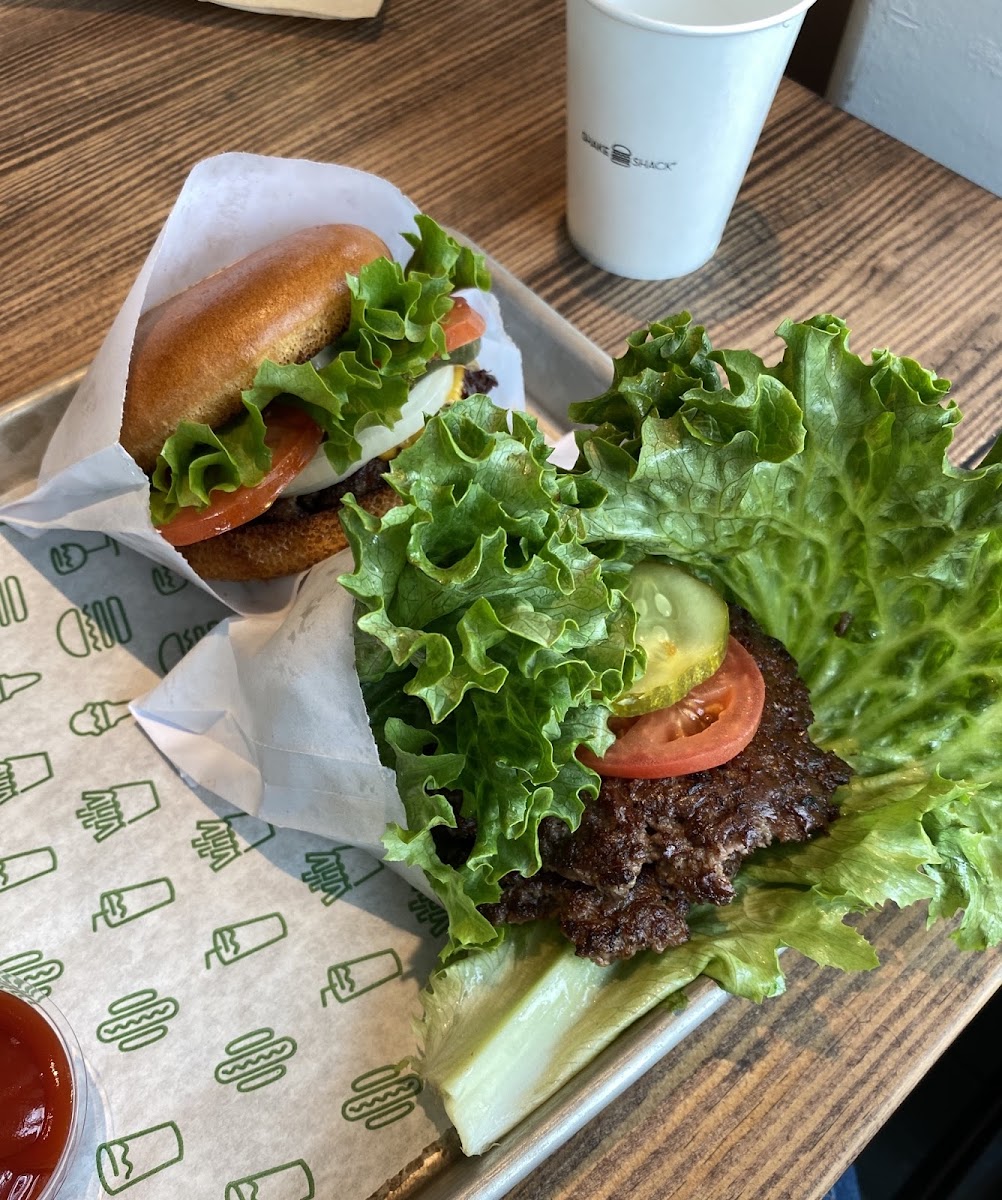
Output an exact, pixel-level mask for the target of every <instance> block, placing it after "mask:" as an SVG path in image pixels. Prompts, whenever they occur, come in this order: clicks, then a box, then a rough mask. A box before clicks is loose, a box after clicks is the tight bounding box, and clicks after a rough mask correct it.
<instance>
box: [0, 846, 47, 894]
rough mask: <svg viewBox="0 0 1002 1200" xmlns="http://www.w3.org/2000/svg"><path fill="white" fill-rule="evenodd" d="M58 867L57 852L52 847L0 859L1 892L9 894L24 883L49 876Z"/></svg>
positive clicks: (9, 855) (23, 851)
mask: <svg viewBox="0 0 1002 1200" xmlns="http://www.w3.org/2000/svg"><path fill="white" fill-rule="evenodd" d="M58 865H59V864H58V861H57V859H56V852H55V850H53V849H52V847H51V846H42V847H41V848H40V849H38V850H22V851H21V853H20V854H8V855H7V857H6V858H0V892H9V891H11V890H12V889H13V888H16V887H20V886H21V884H22V883H30V882H31V881H32V880H33V879H38V878H39V877H40V876H42V875H48V874H50V873H51V872H52V871H54V870H55V869H56V867H57V866H58Z"/></svg>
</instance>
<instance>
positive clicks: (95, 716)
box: [70, 700, 132, 737]
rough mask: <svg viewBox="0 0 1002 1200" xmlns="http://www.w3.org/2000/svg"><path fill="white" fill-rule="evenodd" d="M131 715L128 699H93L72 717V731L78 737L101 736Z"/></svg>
mask: <svg viewBox="0 0 1002 1200" xmlns="http://www.w3.org/2000/svg"><path fill="white" fill-rule="evenodd" d="M130 716H132V714H131V713H130V712H129V701H128V700H91V701H89V702H88V703H87V704H85V705H84V706H83V708H78V709H77V711H76V712H75V713H74V714H73V715H72V716H71V717H70V732H71V733H75V734H76V735H77V737H100V736H101V734H102V733H107V732H108V730H109V729H114V728H115V726H116V725H119V724H121V722H122V721H125V720H127V719H128V718H129V717H130Z"/></svg>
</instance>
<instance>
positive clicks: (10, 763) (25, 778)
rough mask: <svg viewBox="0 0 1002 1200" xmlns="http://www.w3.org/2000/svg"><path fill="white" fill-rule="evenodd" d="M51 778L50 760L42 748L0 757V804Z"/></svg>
mask: <svg viewBox="0 0 1002 1200" xmlns="http://www.w3.org/2000/svg"><path fill="white" fill-rule="evenodd" d="M51 778H52V762H51V761H50V759H49V756H48V755H47V754H46V753H45V751H44V750H37V751H35V753H34V754H10V755H8V756H7V757H6V758H0V804H3V803H5V802H6V801H7V800H11V799H13V797H14V796H20V795H23V794H24V793H25V792H30V791H31V789H32V788H33V787H38V785H39V784H40V783H46V782H47V781H48V780H50V779H51Z"/></svg>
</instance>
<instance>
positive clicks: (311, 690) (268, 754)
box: [132, 550, 434, 896]
mask: <svg viewBox="0 0 1002 1200" xmlns="http://www.w3.org/2000/svg"><path fill="white" fill-rule="evenodd" d="M351 569H352V559H351V552H350V551H348V550H345V551H343V552H342V553H341V554H337V555H335V556H334V557H333V558H331V559H328V560H327V561H326V562H323V563H321V564H320V565H319V566H316V567H314V568H313V570H312V571H310V572H309V574H308V575H307V576H306V578H305V580H304V581H303V585H302V587H301V588H300V590H299V592H298V594H297V596H296V599H295V601H294V602H293V605H292V607H291V608H290V609H289V611H288V612H287V613H285V614H284V615H272V616H268V617H230V618H229V619H227V620H225V621H223V622H221V623H220V624H219V625H217V626H215V628H214V629H212V631H211V632H210V633H208V634H207V635H206V636H205V637H204V638H202V639H201V641H199V643H198V644H197V645H196V646H195V647H194V649H192V650H191V651H190V652H189V653H188V654H187V655H186V656H185V658H183V659H182V660H181V661H180V662H179V663H178V664H177V666H175V667H174V668H173V670H171V671H170V673H169V674H168V675H167V677H166V678H165V679H164V680H163V681H162V682H161V683H160V684H159V685H158V686H157V687H156V688H154V689H153V691H151V692H150V693H149V694H148V695H146V696H143V697H141V698H140V699H138V700H136V701H135V702H134V703H133V705H132V712H133V714H134V715H135V717H136V719H137V720H138V722H139V724H140V725H141V726H142V728H143V729H144V730H145V731H146V733H147V735H148V736H149V737H150V739H151V741H152V742H153V743H154V744H155V745H156V747H157V748H158V749H159V750H160V751H161V753H162V754H163V755H164V756H165V757H166V758H168V759H169V760H170V761H171V762H172V763H173V764H174V765H175V766H176V767H177V769H178V770H179V771H180V772H181V773H182V774H183V775H184V776H185V778H186V779H188V780H189V781H191V782H192V783H193V784H195V785H196V786H199V787H202V788H205V789H206V790H208V791H209V792H211V793H212V794H213V795H215V796H218V797H220V798H221V799H223V800H226V801H228V802H229V803H230V804H233V805H235V806H236V807H238V808H241V809H243V810H244V811H245V812H248V813H250V814H252V815H253V816H255V817H257V818H259V819H260V820H263V821H268V822H270V823H272V824H274V825H280V826H284V827H286V828H292V829H300V830H304V831H306V832H308V833H315V834H319V835H321V836H323V837H328V838H333V839H334V840H336V841H343V842H350V843H351V844H352V845H354V846H359V847H362V848H364V849H366V850H368V851H369V852H370V853H372V854H374V855H376V856H377V857H380V858H381V857H382V854H383V848H382V844H381V841H380V839H381V838H382V835H383V833H384V831H385V829H386V826H387V825H388V824H389V823H390V822H399V823H403V821H404V810H403V805H402V804H401V802H400V798H399V796H398V794H397V788H396V781H395V778H394V774H393V771H392V770H390V769H389V768H388V767H384V766H383V765H382V764H381V763H380V761H379V754H378V751H377V749H376V743H375V739H374V738H373V736H372V731H371V729H370V727H369V720H368V716H367V714H366V711H365V704H364V703H363V700H362V690H361V687H360V685H359V682H358V675H357V674H356V671H355V653H354V642H353V633H352V631H353V621H352V608H353V603H354V601H353V598H352V596H351V595H350V594H349V593H348V592H346V591H345V590H344V588H343V587H341V585H340V584H339V583H338V582H337V578H338V576H339V575H341V574H343V573H346V572H350V571H351ZM387 865H388V866H390V867H392V868H393V869H394V870H397V871H398V873H399V874H401V875H403V876H404V878H406V879H407V881H408V882H409V883H410V884H411V885H412V886H413V887H415V888H418V889H419V890H421V891H424V892H425V894H426V895H428V896H433V895H434V893H433V892H431V890H430V889H429V888H428V885H427V883H426V881H425V878H424V874H423V872H421V871H418V870H415V869H413V868H410V867H407V866H405V865H404V864H401V863H388V864H387Z"/></svg>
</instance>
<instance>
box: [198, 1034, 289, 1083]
mask: <svg viewBox="0 0 1002 1200" xmlns="http://www.w3.org/2000/svg"><path fill="white" fill-rule="evenodd" d="M295 1053H296V1043H295V1041H294V1040H293V1039H292V1038H291V1037H280V1038H277V1037H275V1031H274V1030H273V1029H254V1030H252V1031H251V1032H250V1033H245V1034H243V1036H241V1037H238V1038H234V1039H233V1041H232V1042H228V1043H227V1045H226V1058H224V1059H223V1061H222V1062H221V1063H220V1064H219V1066H218V1067H216V1071H215V1076H216V1083H222V1084H229V1083H232V1084H236V1089H237V1091H238V1092H254V1091H256V1090H257V1089H258V1088H263V1087H267V1086H268V1084H269V1083H275V1082H276V1081H277V1080H279V1079H281V1078H282V1076H283V1075H284V1074H285V1063H286V1061H287V1060H288V1059H290V1058H292V1056H293V1055H294V1054H295Z"/></svg>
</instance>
